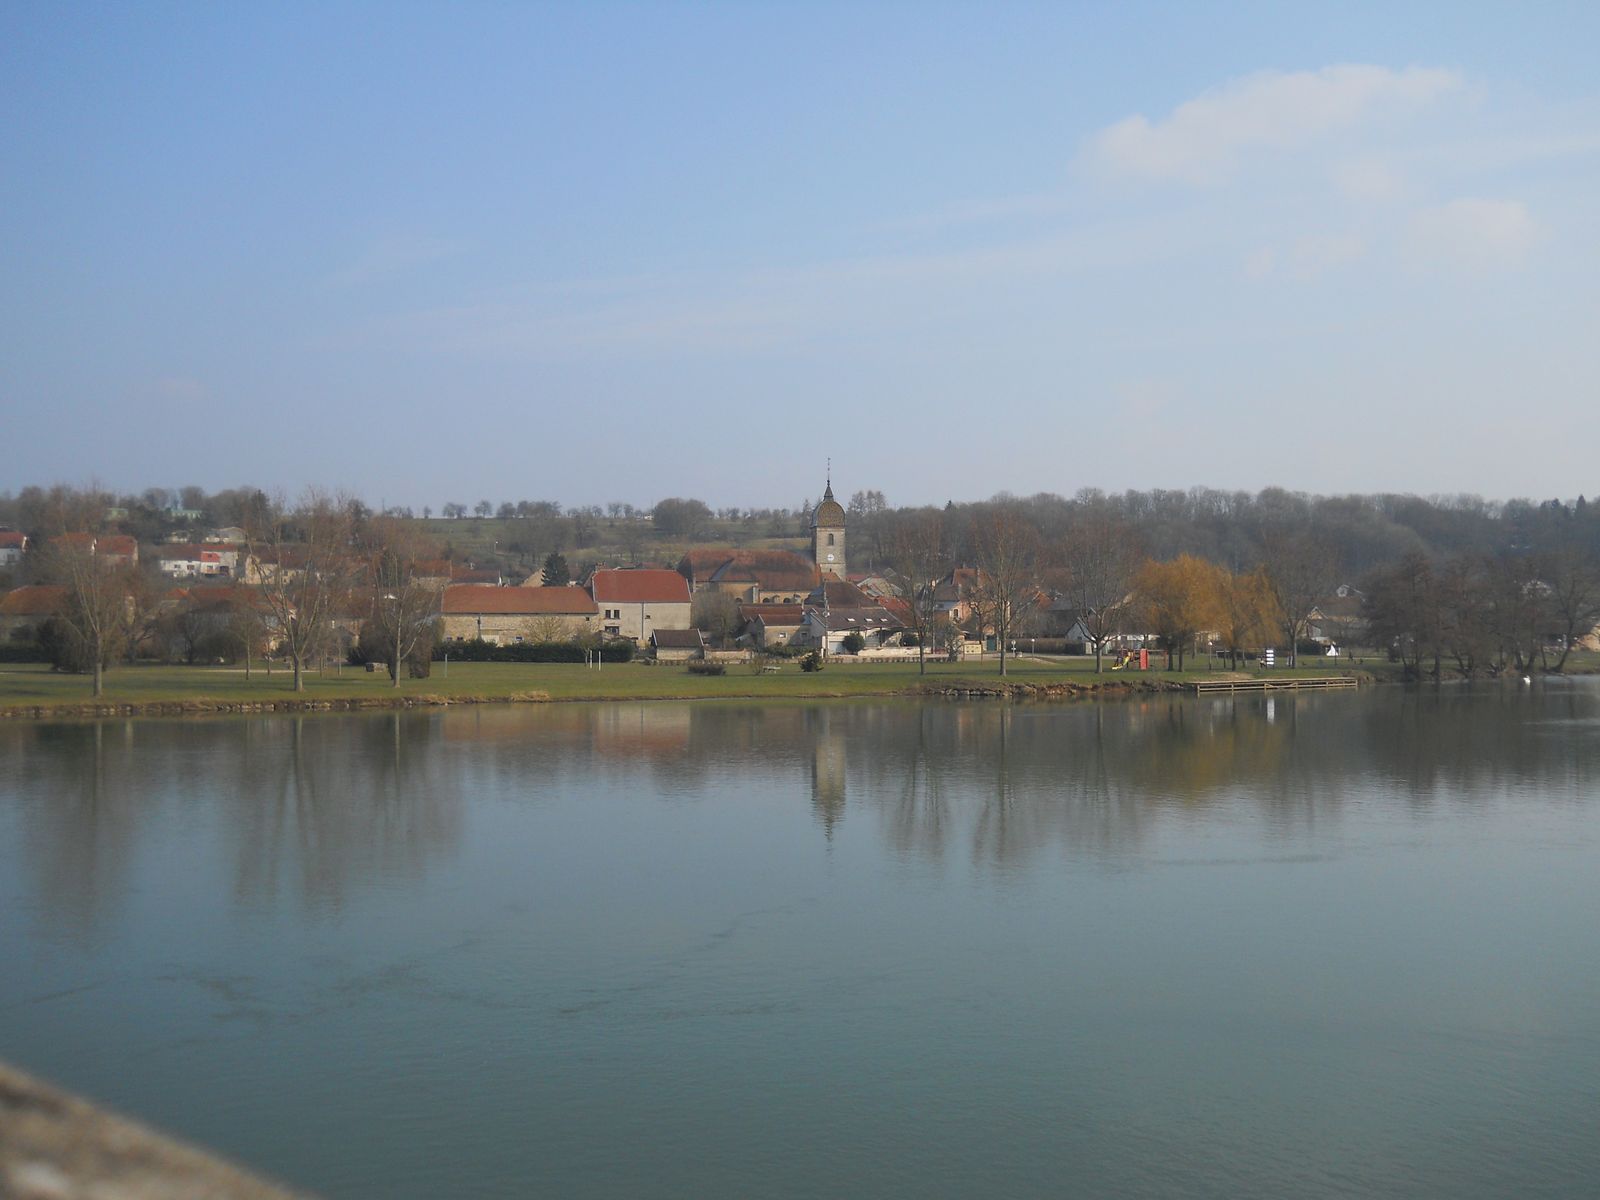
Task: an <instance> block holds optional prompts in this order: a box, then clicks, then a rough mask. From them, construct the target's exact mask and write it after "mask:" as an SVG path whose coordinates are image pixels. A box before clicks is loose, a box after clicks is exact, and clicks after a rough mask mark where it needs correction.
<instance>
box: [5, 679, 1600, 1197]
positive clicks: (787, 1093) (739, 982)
mask: <svg viewBox="0 0 1600 1200" xmlns="http://www.w3.org/2000/svg"><path fill="white" fill-rule="evenodd" d="M1597 779H1600V688H1597V687H1596V686H1595V684H1594V683H1593V682H1590V681H1577V682H1570V683H1569V682H1554V683H1548V684H1539V685H1535V686H1533V687H1520V686H1506V687H1501V686H1485V687H1477V688H1465V687H1462V688H1451V689H1445V690H1443V691H1427V692H1421V693H1418V692H1405V691H1402V690H1400V689H1393V690H1386V691H1379V692H1376V693H1372V694H1362V695H1353V694H1345V695H1323V696H1314V697H1306V698H1303V699H1299V700H1293V699H1283V698H1278V699H1275V700H1272V701H1268V700H1266V699H1265V698H1260V697H1256V698H1249V699H1239V700H1209V699H1207V700H1168V699H1161V700H1159V701H1155V702H1148V703H1134V702H1130V703H1123V704H1116V703H1113V704H1104V705H1097V706H1088V705H1083V706H1054V707H1047V706H1038V707H1012V706H1003V705H999V704H972V705H965V706H963V705H922V706H918V705H910V704H842V703H840V704H832V705H804V704H794V705H749V706H746V705H719V704H699V705H674V704H636V705H630V704H617V705H610V706H593V707H590V706H552V707H545V708H536V707H521V708H503V709H497V708H478V709H458V710H452V711H443V712H431V713H419V714H404V715H398V716H396V715H376V716H358V717H348V718H346V717H336V716H316V717H307V718H303V719H294V718H288V717H284V718H259V719H237V720H219V721H206V722H199V721H187V722H175V721H130V722H104V723H98V724H93V723H84V724H66V723H61V724H13V725H9V726H6V727H3V728H0V1057H5V1058H8V1059H10V1060H12V1061H14V1062H16V1063H18V1064H20V1065H22V1066H24V1067H26V1068H28V1069H31V1070H34V1071H36V1072H39V1073H41V1074H44V1075H46V1076H49V1077H51V1078H52V1079H55V1080H57V1081H59V1082H61V1083H63V1084H66V1085H68V1086H71V1087H73V1088H76V1089H79V1090H81V1091H84V1092H86V1093H88V1094H90V1095H93V1096H96V1097H98V1098H101V1099H103V1100H105V1101H107V1102H109V1103H111V1104H113V1105H116V1106H118V1107H120V1108H123V1109H125V1110H128V1111H131V1112H133V1113H135V1114H137V1115H139V1116H142V1117H144V1118H146V1119H149V1120H151V1121H154V1122H156V1123H159V1124H161V1125H163V1126H165V1127H167V1128H169V1129H172V1130H175V1131H177V1132H180V1133H182V1134H184V1135H185V1136H188V1137H191V1138H194V1139H196V1140H198V1141H200V1142H203V1143H206V1144H208V1145H211V1146H213V1147H216V1148H218V1149H221V1150H223V1151H225V1152H227V1153H229V1154H231V1155H234V1156H236V1157H238V1158H240V1159H243V1160H244V1161H246V1162H248V1163H250V1164H253V1165H255V1166H257V1167H259V1168H262V1169H264V1170H266V1171H268V1172H270V1173H273V1174H275V1175H278V1176H280V1177H282V1178H284V1179H286V1180H288V1181H290V1182H292V1183H295V1184H298V1185H301V1186H304V1187H307V1188H312V1189H315V1190H318V1191H320V1192H322V1193H324V1194H325V1195H327V1196H331V1197H356V1196H362V1197H366V1196H372V1197H438V1196H488V1197H498V1196H505V1197H511V1196H517V1197H520V1196H529V1195H547V1196H560V1197H582V1196H605V1197H612V1196H623V1195H628V1196H692V1197H745V1196H750V1195H763V1196H844V1195H861V1196H867V1195H871V1196H885V1197H929V1196H975V1195H996V1196H999V1195H1006V1196H1059V1195H1064V1194H1066V1195H1082V1196H1097V1197H1111V1196H1116V1197H1123V1196H1126V1197H1157V1196H1163V1197H1164V1196H1186V1197H1195V1196H1216V1197H1252V1196H1260V1197H1285V1196H1296V1197H1322V1196H1364V1197H1368V1196H1370V1197H1418V1196H1439V1197H1446V1196H1448V1197H1503V1196H1518V1197H1538V1196H1562V1197H1570V1196H1585V1195H1594V1194H1597V1192H1600V1136H1597V1131H1600V870H1597V868H1600V788H1597V783H1596V781H1597Z"/></svg>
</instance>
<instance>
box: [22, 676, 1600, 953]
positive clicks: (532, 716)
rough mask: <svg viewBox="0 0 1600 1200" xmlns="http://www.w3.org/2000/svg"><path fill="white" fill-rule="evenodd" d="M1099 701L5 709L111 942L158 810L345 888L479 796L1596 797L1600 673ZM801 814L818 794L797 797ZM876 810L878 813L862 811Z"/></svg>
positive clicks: (50, 916)
mask: <svg viewBox="0 0 1600 1200" xmlns="http://www.w3.org/2000/svg"><path fill="white" fill-rule="evenodd" d="M1271 704H1272V712H1271V717H1270V719H1269V716H1268V701H1267V699H1266V698H1264V697H1260V696H1240V697H1235V698H1228V699H1211V698H1205V699H1190V698H1177V697H1166V696H1163V697H1156V698H1147V699H1141V700H1132V701H1128V702H1122V703H1118V702H1112V703H1099V704H1074V705H1048V704H1040V705H1008V704H1001V703H976V704H974V703H965V704H963V703H909V702H897V703H854V702H851V703H834V704H820V705H819V704H769V705H745V704H731V703H730V704H723V703H701V704H695V705H687V704H670V703H656V704H646V703H639V704H628V703H622V704H596V705H541V706H499V707H490V706H472V707H463V708H450V709H445V710H442V711H435V712H427V713H405V712H401V713H385V714H377V715H370V716H352V717H343V716H315V717H261V718H252V719H234V720H223V721H200V722H184V721H133V722H101V723H83V724H70V723H39V724H13V725H8V726H4V727H0V772H3V773H0V779H3V780H4V781H5V786H4V787H3V788H0V825H3V827H7V828H10V827H15V828H16V829H17V831H18V833H17V845H16V846H15V847H10V848H0V852H8V853H11V854H13V855H14V856H15V858H16V860H17V862H18V869H19V870H20V871H21V872H23V876H22V877H23V878H25V879H27V880H28V881H29V883H28V887H29V889H30V891H31V892H32V893H34V895H35V899H34V903H35V906H36V907H37V908H38V909H39V911H40V912H41V913H42V914H44V917H43V919H44V920H45V921H46V922H47V923H49V924H50V925H51V926H52V927H54V928H56V929H57V930H58V931H59V932H61V933H62V934H64V935H65V936H69V937H76V938H84V937H90V936H93V935H94V934H95V933H96V932H97V931H98V930H99V927H100V926H102V925H103V924H104V923H105V921H106V920H107V919H108V915H109V914H112V913H114V912H115V911H117V909H118V907H119V905H120V904H121V903H122V901H123V900H124V898H125V896H126V895H127V892H128V889H129V887H130V886H131V884H130V879H131V877H132V875H133V873H134V870H135V868H136V865H137V859H138V857H139V855H140V854H141V853H145V852H146V851H147V850H148V852H149V853H151V854H160V855H170V854H171V853H173V851H172V850H171V849H170V848H169V845H170V843H171V839H167V838H162V839H160V840H159V843H158V841H157V839H155V838H153V837H151V836H150V834H149V833H147V831H146V829H145V827H146V826H151V827H152V830H154V829H156V827H158V826H159V825H160V823H161V822H174V823H176V822H182V823H183V826H184V828H185V831H186V836H187V835H188V834H189V832H191V831H197V832H199V833H204V832H207V831H209V830H210V829H212V828H213V827H214V830H215V834H216V836H217V837H218V838H219V840H220V842H221V845H222V846H223V847H224V853H226V854H229V855H231V856H232V859H233V862H234V871H233V877H234V888H235V899H236V900H237V901H239V902H241V903H257V902H261V901H270V900H273V899H276V898H277V897H279V896H285V895H287V896H300V897H303V898H304V899H306V900H307V901H309V902H310V903H312V904H315V905H319V906H321V905H338V904H340V903H342V902H343V901H344V900H345V899H346V898H347V897H348V896H349V895H350V894H351V893H352V892H355V891H358V890H359V889H361V888H362V887H364V886H367V885H368V884H370V883H372V882H374V881H380V880H386V879H396V878H398V879H406V878H413V877H416V876H419V875H420V874H422V873H423V872H424V871H425V870H426V869H427V866H428V863H429V861H430V860H431V859H432V858H434V857H435V856H437V855H439V854H441V853H448V852H450V851H451V850H452V849H453V847H454V846H455V845H456V844H457V843H458V841H459V839H460V835H461V828H462V823H463V820H464V816H463V808H464V805H465V802H466V801H465V797H467V796H469V795H471V796H475V797H477V796H489V795H493V796H498V797H502V798H505V799H507V800H510V801H512V802H516V803H535V804H536V803H540V802H541V801H542V800H543V799H544V798H546V797H549V796H552V795H556V794H561V793H566V794H570V795H580V796H581V795H586V794H589V793H590V792H598V791H600V790H603V791H605V792H607V793H610V794H616V795H625V796H626V795H637V796H643V797H646V798H654V799H660V800H666V801H669V802H672V803H683V802H697V801H699V800H701V799H703V798H706V797H713V796H714V797H717V798H719V799H721V800H723V801H731V802H734V803H738V802H742V801H743V800H744V799H745V798H748V799H749V800H750V802H751V803H755V802H757V801H760V802H771V803H777V804H779V805H782V806H790V805H806V806H808V807H809V810H810V812H811V813H812V815H813V819H814V820H815V822H816V825H817V827H818V828H819V829H820V830H821V831H822V832H823V834H824V836H825V837H828V838H838V837H840V836H841V832H840V831H841V830H842V829H844V828H847V827H848V828H851V829H852V830H857V831H869V832H870V831H872V830H874V829H876V831H877V835H878V836H880V837H882V838H883V839H884V840H885V841H886V843H887V845H888V846H890V847H891V848H892V849H893V850H894V851H896V852H897V853H900V854H905V855H914V856H916V857H919V858H925V859H928V860H940V859H942V858H944V857H945V856H946V855H948V854H949V853H950V852H951V851H952V850H955V849H958V848H965V850H964V853H965V854H967V855H970V856H971V858H972V860H973V861H974V862H977V863H980V864H984V865H987V866H990V867H996V868H1004V867H1006V866H1008V865H1011V864H1015V863H1020V862H1023V861H1026V860H1028V859H1029V858H1030V857H1032V856H1036V855H1039V854H1042V853H1064V854H1067V855H1071V856H1087V857H1091V858H1098V859H1115V858H1117V857H1119V856H1125V855H1129V854H1136V853H1139V852H1140V851H1141V850H1142V849H1143V848H1144V847H1146V846H1148V845H1151V844H1153V835H1154V834H1155V832H1156V831H1157V830H1158V829H1159V828H1161V827H1162V826H1163V824H1164V822H1166V821H1167V820H1168V819H1169V816H1170V814H1181V813H1186V812H1198V811H1205V810H1207V809H1211V808H1219V809H1225V810H1227V811H1229V812H1242V813H1244V814H1246V815H1253V816H1254V818H1255V819H1256V820H1257V821H1258V822H1259V823H1261V824H1263V825H1264V827H1265V828H1266V830H1267V831H1268V834H1269V835H1271V834H1272V833H1274V832H1292V831H1294V830H1298V829H1303V828H1308V827H1311V826H1313V825H1315V824H1317V823H1319V822H1331V821H1334V820H1336V819H1338V818H1339V817H1340V816H1341V815H1342V813H1343V810H1344V808H1345V807H1346V805H1347V804H1348V803H1349V801H1350V798H1351V797H1352V796H1356V797H1361V798H1364V799H1369V800H1371V801H1373V802H1376V803H1392V802H1393V799H1392V798H1393V797H1394V796H1396V795H1398V796H1400V797H1403V798H1404V801H1405V802H1406V803H1407V804H1408V805H1409V806H1410V808H1411V810H1412V811H1413V812H1415V813H1416V814H1418V815H1419V816H1426V815H1428V814H1430V813H1432V812H1434V811H1435V810H1437V811H1440V812H1449V813H1457V812H1468V813H1470V812H1471V811H1473V810H1474V809H1477V808H1483V807H1487V806H1489V805H1493V804H1496V803H1503V802H1508V801H1510V802H1514V801H1515V800H1516V799H1517V797H1518V796H1519V795H1523V794H1528V793H1536V792H1540V791H1548V792H1550V793H1553V794H1557V795H1580V796H1581V795H1584V794H1585V793H1584V792H1583V790H1582V789H1583V788H1584V786H1586V781H1588V780H1592V779H1593V778H1595V777H1596V775H1597V774H1600V738H1597V737H1596V736H1595V735H1596V723H1597V722H1600V689H1596V688H1595V687H1593V686H1592V685H1586V684H1585V683H1583V682H1574V683H1571V684H1547V685H1543V686H1539V687H1532V688H1527V687H1520V686H1515V685H1506V686H1502V685H1498V684H1493V685H1490V684H1484V685H1473V686H1470V687H1462V686H1456V687H1442V688H1422V689H1416V690H1405V689H1401V688H1388V689H1382V690H1378V691H1374V692H1370V693H1364V694H1348V693H1347V694H1329V695H1309V696H1304V697H1299V698H1295V697H1292V696H1282V695H1280V696H1276V697H1274V698H1272V701H1271ZM790 811H794V810H793V809H792V808H791V809H790ZM855 814H861V815H863V816H865V817H866V818H867V819H866V820H864V821H856V822H854V823H853V824H851V825H848V826H846V825H842V824H841V822H847V821H850V820H851V818H852V817H853V816H854V815H855Z"/></svg>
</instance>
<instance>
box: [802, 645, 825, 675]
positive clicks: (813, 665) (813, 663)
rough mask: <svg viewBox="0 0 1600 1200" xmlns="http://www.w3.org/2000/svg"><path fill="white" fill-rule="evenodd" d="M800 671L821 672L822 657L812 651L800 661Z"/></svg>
mask: <svg viewBox="0 0 1600 1200" xmlns="http://www.w3.org/2000/svg"><path fill="white" fill-rule="evenodd" d="M800 669H801V670H802V671H820V670H822V655H820V654H818V653H817V652H816V651H815V650H813V651H812V652H811V653H810V654H808V655H806V656H805V657H804V658H802V659H801V660H800Z"/></svg>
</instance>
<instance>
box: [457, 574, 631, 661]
mask: <svg viewBox="0 0 1600 1200" xmlns="http://www.w3.org/2000/svg"><path fill="white" fill-rule="evenodd" d="M439 607H440V625H441V631H440V632H441V637H442V638H443V640H444V641H446V642H467V641H472V640H473V639H475V638H481V639H483V640H484V641H486V642H492V643H493V644H495V645H497V646H510V645H515V644H516V643H518V642H559V641H567V640H570V639H573V638H579V637H583V636H585V635H586V634H592V633H594V632H595V631H596V629H597V628H598V626H599V622H598V615H599V611H600V610H599V606H598V605H596V603H595V601H594V597H592V596H591V595H589V593H588V592H586V591H584V589H583V588H580V587H556V588H519V587H497V586H495V585H494V584H485V583H458V584H452V585H450V586H449V587H447V588H445V589H444V592H443V595H442V596H441V599H440V606H439Z"/></svg>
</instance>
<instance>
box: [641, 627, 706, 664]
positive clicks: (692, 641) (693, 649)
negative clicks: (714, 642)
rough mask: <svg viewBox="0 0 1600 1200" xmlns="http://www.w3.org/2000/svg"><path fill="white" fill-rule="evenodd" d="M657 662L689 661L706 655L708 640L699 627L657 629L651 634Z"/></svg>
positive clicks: (651, 643) (651, 646)
mask: <svg viewBox="0 0 1600 1200" xmlns="http://www.w3.org/2000/svg"><path fill="white" fill-rule="evenodd" d="M650 648H651V649H652V650H654V651H655V657H656V661H657V662H688V661H689V660H690V659H692V658H704V657H705V656H706V641H705V638H704V637H703V636H702V635H701V633H700V631H699V630H698V629H657V630H655V631H654V632H653V633H651V635H650Z"/></svg>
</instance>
